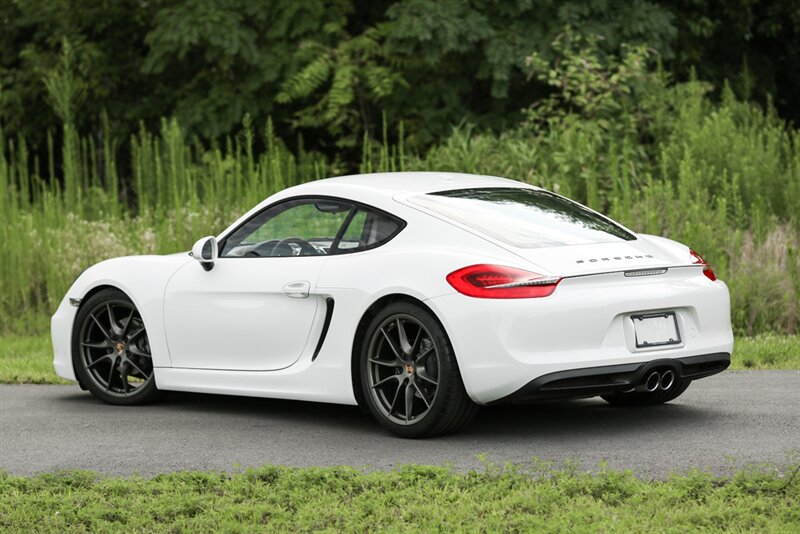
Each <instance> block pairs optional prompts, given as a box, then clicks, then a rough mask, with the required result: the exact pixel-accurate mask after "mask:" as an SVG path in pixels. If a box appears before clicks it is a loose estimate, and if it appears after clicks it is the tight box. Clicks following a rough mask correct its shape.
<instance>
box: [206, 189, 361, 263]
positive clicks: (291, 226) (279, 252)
mask: <svg viewBox="0 0 800 534" xmlns="http://www.w3.org/2000/svg"><path fill="white" fill-rule="evenodd" d="M351 209H352V206H350V205H349V204H346V203H338V202H331V201H324V202H322V201H317V202H315V201H313V200H303V201H293V202H286V203H283V204H279V205H278V206H275V207H273V208H271V209H268V210H266V211H263V212H261V213H259V214H258V215H255V216H254V217H253V218H252V219H250V220H249V221H247V222H246V223H245V224H244V225H243V226H242V227H240V228H239V229H238V230H236V231H235V232H234V233H233V234H231V236H230V237H229V238H228V239H227V240H226V241H225V246H224V248H223V250H222V256H223V257H240V256H245V257H265V256H273V257H275V256H318V255H323V254H327V253H328V252H329V251H330V249H331V246H332V244H333V242H334V240H335V238H336V236H337V234H338V232H339V229H340V228H341V227H342V224H343V223H344V221H345V220H346V219H347V216H348V215H349V214H350V211H351Z"/></svg>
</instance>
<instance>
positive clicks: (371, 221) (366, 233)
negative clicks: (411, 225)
mask: <svg viewBox="0 0 800 534" xmlns="http://www.w3.org/2000/svg"><path fill="white" fill-rule="evenodd" d="M401 229H402V226H401V223H400V221H398V220H397V219H395V218H393V217H389V216H388V215H384V214H383V213H379V212H377V211H372V210H365V209H358V210H357V211H356V213H355V214H354V215H353V218H352V219H351V220H350V223H349V224H348V226H347V229H346V230H345V232H344V234H343V235H342V238H341V240H340V241H339V243H338V244H337V252H338V253H342V252H357V251H359V250H365V249H368V248H374V247H376V246H380V245H382V244H383V243H385V242H387V241H388V240H390V239H391V238H392V237H394V236H395V235H396V234H397V232H399V231H400V230H401Z"/></svg>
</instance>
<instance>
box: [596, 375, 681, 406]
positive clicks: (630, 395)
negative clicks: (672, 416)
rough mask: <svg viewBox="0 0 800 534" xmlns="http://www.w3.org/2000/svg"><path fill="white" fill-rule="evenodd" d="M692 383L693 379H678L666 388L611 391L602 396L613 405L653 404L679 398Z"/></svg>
mask: <svg viewBox="0 0 800 534" xmlns="http://www.w3.org/2000/svg"><path fill="white" fill-rule="evenodd" d="M691 383H692V381H691V380H676V381H675V382H674V383H673V384H672V385H671V386H670V387H669V388H667V389H665V390H657V391H653V392H650V391H629V392H625V393H609V394H607V395H601V397H602V398H603V400H604V401H606V402H607V403H609V404H611V405H613V406H652V405H654V404H663V403H665V402H669V401H671V400H674V399H677V398H678V397H679V396H680V395H681V394H682V393H683V392H684V391H686V388H688V387H689V384H691Z"/></svg>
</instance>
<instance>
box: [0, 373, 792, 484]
mask: <svg viewBox="0 0 800 534" xmlns="http://www.w3.org/2000/svg"><path fill="white" fill-rule="evenodd" d="M481 453H485V454H487V455H488V458H489V460H490V461H494V462H506V461H509V462H513V463H516V464H521V465H523V466H524V465H525V464H529V462H530V460H531V458H532V457H538V458H540V459H542V460H547V461H555V462H563V461H566V460H572V461H576V460H577V461H578V462H580V463H581V465H582V466H583V467H584V468H586V469H588V470H594V469H597V466H598V464H599V463H600V462H602V461H605V462H606V463H607V464H608V466H609V467H612V468H616V469H632V470H633V471H634V472H635V473H637V474H638V475H640V476H644V477H656V478H662V477H665V476H667V475H668V474H669V473H672V472H682V471H686V470H688V469H691V468H694V467H697V468H701V469H708V470H711V471H713V472H716V473H719V474H725V473H729V472H731V471H732V470H734V469H736V468H739V467H741V466H744V465H749V464H754V463H760V462H771V463H776V464H778V465H785V464H786V463H787V461H788V460H789V459H790V458H791V455H792V454H794V457H795V458H796V457H797V456H798V454H800V371H729V372H725V373H723V374H721V375H718V376H715V377H711V378H707V379H703V380H701V381H699V382H696V383H694V384H693V385H692V386H691V387H690V388H689V390H688V391H687V392H686V393H684V394H683V396H681V397H680V398H679V399H677V400H676V401H673V402H672V403H670V404H667V405H662V406H655V407H650V408H644V409H621V408H613V407H610V406H608V405H606V404H605V403H604V402H603V401H601V400H599V399H590V400H582V401H572V402H558V403H543V404H537V405H527V406H499V407H493V408H487V409H483V410H482V411H481V413H480V414H479V415H478V418H477V419H476V421H475V422H474V423H473V424H472V425H471V426H469V427H468V428H466V429H465V430H463V431H462V432H460V433H459V434H457V435H454V436H447V437H443V438H436V439H428V440H417V441H410V440H402V439H398V438H394V437H392V436H390V435H388V434H386V433H385V432H384V431H383V430H382V429H381V428H380V427H379V426H378V425H377V424H376V423H374V422H373V420H372V419H371V417H370V416H369V415H366V414H363V413H361V412H360V411H359V410H358V409H357V408H355V407H348V406H334V405H326V404H313V403H304V402H291V401H277V400H269V399H252V398H238V397H222V396H215V395H194V394H177V393H173V394H170V395H169V396H168V397H167V398H165V399H164V400H162V401H161V402H160V403H158V404H156V405H151V406H143V407H115V406H107V405H105V404H103V403H101V402H99V401H97V400H95V399H94V398H93V397H91V396H90V395H89V394H88V393H86V392H82V391H81V390H80V389H79V388H78V387H77V386H32V385H31V386H28V385H23V386H15V385H2V386H0V468H5V469H7V470H8V471H9V472H10V473H13V474H30V473H36V472H43V471H53V470H58V469H92V470H95V471H99V472H101V473H104V474H115V475H129V474H132V473H140V474H142V475H151V474H156V473H162V472H168V471H177V470H186V469H216V470H226V471H238V470H241V469H244V468H246V467H250V466H259V465H263V464H265V463H271V464H281V465H292V466H310V465H315V466H326V465H341V464H348V465H353V466H357V467H364V468H367V469H391V468H393V467H396V466H398V465H401V464H407V463H422V464H436V465H444V464H452V465H453V466H455V467H456V468H459V469H464V468H473V467H481V463H480V461H479V460H478V459H477V457H476V456H477V455H478V454H481Z"/></svg>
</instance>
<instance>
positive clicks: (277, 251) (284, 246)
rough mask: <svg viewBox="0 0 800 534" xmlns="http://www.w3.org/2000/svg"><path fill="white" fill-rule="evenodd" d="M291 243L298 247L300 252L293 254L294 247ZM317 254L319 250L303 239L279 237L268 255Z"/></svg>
mask: <svg viewBox="0 0 800 534" xmlns="http://www.w3.org/2000/svg"><path fill="white" fill-rule="evenodd" d="M291 245H297V246H298V247H300V253H299V254H295V249H294V248H293V247H292V246H291ZM318 254H319V251H318V250H317V249H316V247H315V246H314V245H312V244H311V243H309V242H308V241H306V240H305V239H300V238H299V237H287V238H286V239H281V240H280V241H278V242H277V243H276V244H275V246H274V247H272V252H271V253H270V256H316V255H318Z"/></svg>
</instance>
